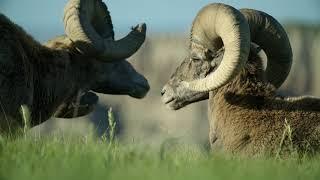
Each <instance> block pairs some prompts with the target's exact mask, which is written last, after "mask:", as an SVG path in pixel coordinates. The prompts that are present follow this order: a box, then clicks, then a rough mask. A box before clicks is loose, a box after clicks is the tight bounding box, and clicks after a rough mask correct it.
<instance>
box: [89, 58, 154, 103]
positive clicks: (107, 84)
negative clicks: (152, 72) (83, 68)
mask: <svg viewBox="0 0 320 180" xmlns="http://www.w3.org/2000/svg"><path fill="white" fill-rule="evenodd" d="M95 69H96V82H95V83H94V85H93V87H92V88H91V90H93V91H95V92H98V93H103V94H116V95H129V96H131V97H134V98H143V97H144V96H145V95H146V94H147V93H148V91H149V89H150V86H149V84H148V81H147V79H146V78H145V77H144V76H143V75H141V74H140V73H138V72H137V71H136V70H135V69H134V67H133V66H132V65H131V64H130V63H129V62H128V61H126V60H122V61H117V62H110V63H97V64H96V68H95Z"/></svg>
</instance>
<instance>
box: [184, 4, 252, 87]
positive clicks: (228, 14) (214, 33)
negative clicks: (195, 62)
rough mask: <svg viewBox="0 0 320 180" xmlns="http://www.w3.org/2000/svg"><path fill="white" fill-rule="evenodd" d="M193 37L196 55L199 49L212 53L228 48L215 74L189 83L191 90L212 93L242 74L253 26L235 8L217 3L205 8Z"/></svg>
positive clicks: (194, 23) (202, 10) (199, 15)
mask: <svg viewBox="0 0 320 180" xmlns="http://www.w3.org/2000/svg"><path fill="white" fill-rule="evenodd" d="M190 38H191V46H190V48H191V49H190V50H191V52H192V54H194V53H196V52H195V51H197V50H196V49H197V48H198V47H199V46H202V47H203V48H204V49H209V50H211V51H216V50H218V49H220V48H221V47H222V46H224V48H225V53H224V56H223V59H222V61H221V64H220V66H219V67H218V68H217V70H216V71H215V72H213V73H211V74H209V75H208V76H207V77H206V78H203V79H199V80H194V81H191V82H185V85H186V86H187V87H188V88H189V89H191V90H194V91H210V90H214V89H216V88H219V87H221V86H223V85H225V84H226V83H227V82H229V81H230V80H231V79H232V78H233V77H234V76H236V75H237V74H238V73H239V71H240V70H241V69H242V68H243V66H244V64H245V63H246V61H247V59H248V55H249V51H250V30H249V25H248V23H247V21H246V19H245V18H244V16H243V15H242V14H241V13H240V11H238V10H237V9H235V8H233V7H231V6H228V5H225V4H221V3H213V4H209V5H207V6H205V7H204V8H202V9H201V10H200V12H199V13H198V14H197V16H196V18H195V20H194V21H193V26H192V29H191V37H190ZM200 57H201V56H200Z"/></svg>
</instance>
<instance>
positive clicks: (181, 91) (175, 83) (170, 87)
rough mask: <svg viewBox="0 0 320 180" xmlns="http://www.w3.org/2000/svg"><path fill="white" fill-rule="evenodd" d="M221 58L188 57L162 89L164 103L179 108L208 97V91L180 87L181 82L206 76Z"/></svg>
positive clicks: (171, 107)
mask: <svg viewBox="0 0 320 180" xmlns="http://www.w3.org/2000/svg"><path fill="white" fill-rule="evenodd" d="M221 59H222V57H219V58H216V59H215V58H213V59H211V60H210V59H206V60H204V59H201V58H197V57H194V56H192V55H190V56H188V57H186V58H185V59H184V61H183V62H182V63H181V64H180V66H179V67H177V69H176V71H175V72H174V73H173V74H172V76H171V78H170V80H169V81H168V82H167V84H166V85H165V86H164V87H163V89H162V91H161V95H162V101H163V103H165V104H166V105H167V107H168V108H170V109H173V110H177V109H180V108H183V107H184V106H186V105H188V104H191V103H194V102H198V101H201V100H205V99H208V98H209V93H208V92H195V91H191V90H187V88H180V87H181V86H182V84H181V82H182V81H192V80H195V79H201V78H204V77H206V76H207V75H208V74H209V73H211V72H213V71H214V70H215V69H216V67H217V62H218V61H219V60H221Z"/></svg>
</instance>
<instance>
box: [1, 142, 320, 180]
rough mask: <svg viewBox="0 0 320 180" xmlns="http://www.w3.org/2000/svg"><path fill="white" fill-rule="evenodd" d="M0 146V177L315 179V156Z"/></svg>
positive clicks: (97, 145) (88, 145)
mask: <svg viewBox="0 0 320 180" xmlns="http://www.w3.org/2000/svg"><path fill="white" fill-rule="evenodd" d="M0 144H1V146H0V179H33V180H37V179H113V180H114V179H137V180H138V179H139V180H140V179H161V180H162V179H246V180H247V179H281V180H282V179H319V178H320V161H319V160H320V159H319V158H318V157H314V158H312V159H302V160H297V159H295V158H292V159H286V160H281V159H277V160H276V159H275V158H270V159H245V158H237V157H233V156H225V155H221V154H213V153H209V152H207V151H205V150H204V149H202V148H199V147H196V146H191V145H181V144H180V145H178V144H176V145H175V147H171V148H167V150H164V149H162V150H161V152H160V150H159V151H158V150H157V149H154V148H148V147H145V148H141V147H139V148H138V147H135V146H134V145H124V144H119V143H113V144H112V145H110V144H109V143H107V142H105V141H102V140H92V139H90V138H85V137H84V138H68V137H66V138H55V137H50V138H46V139H31V138H18V139H14V140H12V139H11V140H10V139H6V138H3V139H2V140H1V141H0ZM164 151H165V152H164Z"/></svg>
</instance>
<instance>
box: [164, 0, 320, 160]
mask: <svg viewBox="0 0 320 180" xmlns="http://www.w3.org/2000/svg"><path fill="white" fill-rule="evenodd" d="M190 38H191V39H190V41H191V42H190V54H189V55H188V56H187V57H186V58H185V60H184V61H183V62H182V64H181V65H180V66H179V67H178V68H177V69H176V71H175V73H174V74H173V75H172V76H171V79H170V80H169V82H168V83H167V84H166V85H165V86H164V88H163V89H162V92H161V94H162V100H163V102H164V103H165V104H167V106H168V107H169V108H171V109H175V110H176V109H179V108H182V107H184V106H186V105H188V104H191V103H194V102H197V101H201V100H204V99H208V98H209V107H208V111H209V112H208V116H209V124H210V133H209V139H210V144H211V148H212V149H219V150H221V151H224V152H228V153H238V154H244V155H248V156H256V155H260V154H274V153H277V152H278V150H279V148H280V144H281V142H282V145H281V146H282V147H288V144H287V143H288V142H289V141H288V139H290V138H288V137H291V138H292V139H291V140H292V141H290V142H291V143H292V145H293V147H294V148H295V149H296V150H297V151H298V152H300V153H302V152H316V151H318V150H319V147H320V99H317V98H313V97H308V96H307V97H298V98H286V97H285V98H279V97H277V96H276V89H277V88H278V87H280V86H281V84H282V83H283V82H284V80H285V79H286V77H287V75H288V73H289V71H290V68H291V62H292V51H291V46H290V43H289V40H288V37H287V34H286V33H285V31H284V29H283V28H282V26H281V25H280V24H279V23H278V22H277V21H276V20H275V19H274V18H273V17H271V16H270V15H268V14H266V13H264V12H261V11H257V10H251V9H241V10H240V11H238V10H236V9H234V8H233V7H231V6H228V5H224V4H209V5H207V6H205V7H204V8H203V9H202V10H200V12H199V13H198V15H197V16H196V18H195V20H194V21H193V26H192V29H191V37H190ZM251 42H252V43H251ZM260 48H261V49H263V50H264V52H265V54H266V56H267V60H268V62H267V68H266V70H265V71H264V70H263V65H262V59H263V58H265V56H263V53H262V51H261V49H260ZM285 127H290V128H291V130H292V132H291V134H290V136H289V135H288V134H286V133H284V132H286V131H285ZM283 135H284V136H283ZM283 137H285V138H284V140H283V139H282V138H283ZM285 149H286V148H284V149H283V151H281V152H283V153H285V152H287V151H285ZM286 150H288V149H286Z"/></svg>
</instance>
